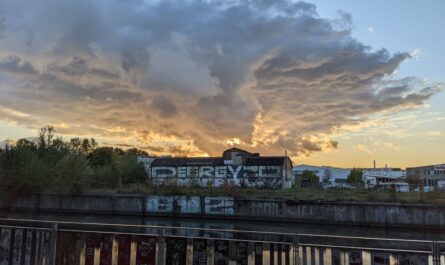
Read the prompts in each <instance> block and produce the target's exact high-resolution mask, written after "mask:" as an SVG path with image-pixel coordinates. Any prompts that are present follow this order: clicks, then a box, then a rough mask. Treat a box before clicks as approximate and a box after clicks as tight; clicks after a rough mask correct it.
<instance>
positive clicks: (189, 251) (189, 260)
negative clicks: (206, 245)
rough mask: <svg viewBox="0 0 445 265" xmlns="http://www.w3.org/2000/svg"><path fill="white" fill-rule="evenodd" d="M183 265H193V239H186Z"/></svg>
mask: <svg viewBox="0 0 445 265" xmlns="http://www.w3.org/2000/svg"><path fill="white" fill-rule="evenodd" d="M185 257H186V258H185V264H186V265H193V239H192V238H187V246H186V248H185Z"/></svg>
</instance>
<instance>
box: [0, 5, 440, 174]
mask: <svg viewBox="0 0 445 265" xmlns="http://www.w3.org/2000/svg"><path fill="white" fill-rule="evenodd" d="M334 2H335V3H334ZM444 10H445V1H434V0H427V1H413V0H391V1H387V0H373V1H356V0H340V1H331V0H316V1H308V2H297V1H291V0H289V1H287V0H275V1H273V0H255V1H254V0H243V1H241V0H227V1H219V0H201V1H198V0H187V1H158V0H156V1H154V0H153V1H152V0H130V1H118V0H97V1H91V0H76V1H51V0H41V1H29V0H14V1H11V0H0V141H2V140H6V139H18V138H22V137H32V136H35V135H36V134H37V131H38V128H40V127H43V126H45V125H47V124H51V125H53V126H54V127H55V128H56V131H57V132H58V134H60V135H62V136H63V137H64V138H66V139H69V138H70V137H73V136H80V137H89V138H90V137H94V138H96V140H98V141H99V142H100V143H101V144H102V145H114V146H116V147H121V148H129V147H138V148H141V149H144V150H146V151H147V152H149V153H150V154H153V155H161V154H172V155H188V156H196V155H210V156H219V155H221V153H222V151H223V150H224V149H227V148H228V147H230V146H232V145H234V146H237V147H240V148H245V149H247V150H249V151H252V152H259V153H261V154H264V155H282V154H284V152H285V150H287V152H288V154H289V155H290V156H291V157H292V160H293V162H294V164H314V165H331V166H342V167H353V166H358V167H371V166H372V163H373V160H376V161H377V165H378V166H384V165H385V163H387V164H388V166H392V167H403V168H405V167H407V166H417V165H425V164H436V163H445V93H444V91H443V88H444V85H443V83H444V82H445V48H444V43H445V30H444V25H445V16H444V15H443V12H444Z"/></svg>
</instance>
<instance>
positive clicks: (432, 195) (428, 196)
mask: <svg viewBox="0 0 445 265" xmlns="http://www.w3.org/2000/svg"><path fill="white" fill-rule="evenodd" d="M87 193H94V194H97V193H100V194H116V193H121V194H153V195H187V196H233V197H244V198H255V199H284V200H294V201H327V202H399V203H436V204H445V192H395V191H391V190H366V189H320V188H292V189H284V190H263V189H255V188H239V187H222V188H210V187H206V188H200V187H185V186H178V185H168V186H164V187H154V186H152V185H142V184H139V185H130V186H126V187H123V188H121V189H94V190H89V191H88V192H87Z"/></svg>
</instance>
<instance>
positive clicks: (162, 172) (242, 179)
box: [151, 165, 290, 189]
mask: <svg viewBox="0 0 445 265" xmlns="http://www.w3.org/2000/svg"><path fill="white" fill-rule="evenodd" d="M289 175H290V174H289ZM151 179H152V180H153V182H154V184H156V185H163V184H170V182H175V183H176V184H178V185H190V186H202V187H206V186H209V184H212V185H213V186H214V187H221V186H223V185H224V184H225V183H230V184H232V185H235V186H241V187H263V188H273V189H278V188H281V187H282V186H283V184H284V183H283V169H282V167H281V166H237V165H224V166H208V165H207V166H180V167H153V168H152V169H151ZM285 182H289V184H290V181H285ZM286 184H287V183H286Z"/></svg>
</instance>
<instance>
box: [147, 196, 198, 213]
mask: <svg viewBox="0 0 445 265" xmlns="http://www.w3.org/2000/svg"><path fill="white" fill-rule="evenodd" d="M146 204H147V211H148V212H155V213H200V212H201V200H200V198H199V197H195V196H192V197H188V196H148V197H147V200H146Z"/></svg>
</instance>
